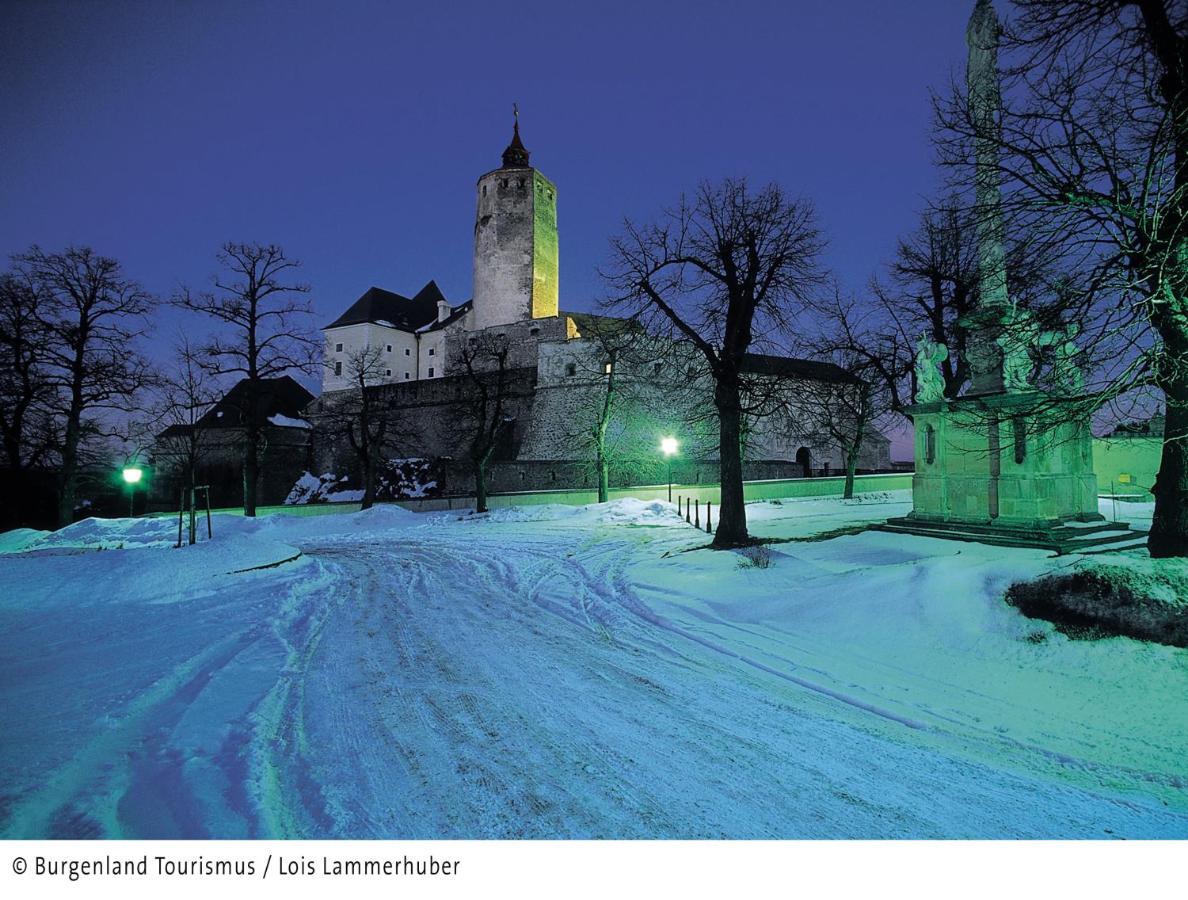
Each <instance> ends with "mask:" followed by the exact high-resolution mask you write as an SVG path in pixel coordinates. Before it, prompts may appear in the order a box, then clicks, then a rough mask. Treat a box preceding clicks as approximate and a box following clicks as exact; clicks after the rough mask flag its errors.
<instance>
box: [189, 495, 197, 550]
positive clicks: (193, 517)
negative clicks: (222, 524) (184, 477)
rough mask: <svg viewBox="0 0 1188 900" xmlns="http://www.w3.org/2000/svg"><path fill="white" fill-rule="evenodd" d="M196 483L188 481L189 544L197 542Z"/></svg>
mask: <svg viewBox="0 0 1188 900" xmlns="http://www.w3.org/2000/svg"><path fill="white" fill-rule="evenodd" d="M195 488H196V485H195V484H194V482H193V481H192V480H191V481H190V545H191V546H193V545H194V544H196V543H198V509H197V506H198V491H197V490H196V489H195Z"/></svg>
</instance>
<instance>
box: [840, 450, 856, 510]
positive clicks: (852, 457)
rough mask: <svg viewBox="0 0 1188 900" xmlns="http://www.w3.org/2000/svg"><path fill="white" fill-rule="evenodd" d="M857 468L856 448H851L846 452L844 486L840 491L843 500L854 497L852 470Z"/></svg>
mask: <svg viewBox="0 0 1188 900" xmlns="http://www.w3.org/2000/svg"><path fill="white" fill-rule="evenodd" d="M857 468H858V449H857V448H856V447H855V448H851V449H850V450H848V451H847V452H846V487H845V489H844V490H843V491H842V499H843V500H852V499H854V471H855V470H856V469H857Z"/></svg>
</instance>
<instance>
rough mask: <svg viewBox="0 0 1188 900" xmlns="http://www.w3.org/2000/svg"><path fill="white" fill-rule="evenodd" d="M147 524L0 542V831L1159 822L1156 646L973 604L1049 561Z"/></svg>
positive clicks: (678, 533) (1057, 832)
mask: <svg viewBox="0 0 1188 900" xmlns="http://www.w3.org/2000/svg"><path fill="white" fill-rule="evenodd" d="M909 506H910V503H909V501H908V497H907V496H906V493H899V494H892V495H884V496H878V497H867V498H861V499H859V500H857V501H853V502H843V501H839V500H835V499H823V498H815V499H805V500H785V501H782V502H779V503H777V502H765V503H757V504H753V505H752V506H750V507H749V512H750V516H749V518H750V521H751V524H752V529H753V531H754V532H755V533H756V534H759V535H764V536H770V537H778V538H803V537H812V536H815V535H821V534H826V533H835V532H840V531H841V530H842V529H847V528H850V527H852V526H855V525H861V524H862V523H865V522H874V521H879V520H882V519H885V518H887V517H888V516H892V515H902V514H903V513H905V512H907V510H908V508H909ZM1127 506H1129V507H1133V508H1132V509H1130V510H1129V511H1128V513H1127V515H1129V516H1132V517H1135V518H1137V519H1139V520H1141V518H1142V517H1143V516H1144V515H1145V516H1148V517H1149V507H1143V506H1141V505H1135V504H1127ZM1103 512H1105V513H1106V514H1107V515H1111V514H1112V509H1105V508H1104V507H1103ZM175 528H176V525H175V523H171V522H169V521H168V520H115V521H107V522H97V521H94V520H88V521H87V522H82V523H79V524H78V525H75V526H72V527H71V528H69V529H65V530H64V531H61V532H58V533H55V534H53V535H44V534H42V533H38V532H21V533H10V534H8V535H3V536H0V551H4V552H5V555H3V556H0V634H2V635H3V637H2V639H0V734H2V735H3V737H2V738H0V784H2V796H0V833H2V834H3V835H4V836H8V837H38V836H60V837H80V836H125V837H205V836H213V837H251V836H304V837H324V836H348V837H371V836H379V837H738V838H742V837H747V838H750V837H777V838H791V837H1110V836H1130V837H1180V838H1183V837H1188V760H1186V759H1185V754H1184V747H1185V745H1186V744H1188V651H1184V650H1177V649H1173V648H1169V647H1163V646H1158V645H1152V644H1144V643H1140V642H1137V641H1133V640H1129V639H1125V638H1114V639H1109V640H1100V641H1072V640H1069V639H1068V638H1066V637H1064V636H1063V635H1062V634H1060V633H1059V632H1057V631H1055V629H1053V628H1052V627H1050V626H1048V625H1046V624H1045V623H1043V622H1039V621H1033V620H1029V619H1026V618H1024V617H1023V616H1022V615H1021V614H1020V613H1019V612H1018V611H1016V610H1014V609H1012V608H1010V607H1008V606H1006V605H1005V604H1004V603H1003V602H1002V600H1001V596H1002V593H1003V591H1004V590H1005V588H1006V586H1007V585H1008V584H1009V583H1010V582H1011V581H1012V580H1014V579H1018V578H1028V577H1033V576H1035V575H1038V574H1040V573H1043V572H1046V571H1051V570H1054V569H1056V568H1059V567H1062V566H1065V565H1069V564H1070V563H1071V562H1072V561H1073V560H1072V558H1069V557H1064V558H1059V559H1054V558H1050V557H1048V556H1047V555H1046V554H1044V553H1042V552H1039V551H1031V550H1011V549H1004V548H991V547H984V546H981V545H977V544H967V543H959V542H949V541H941V540H933V539H927V538H914V537H908V536H903V535H892V534H887V533H878V532H866V533H862V534H842V535H841V536H838V537H833V538H831V539H827V540H808V541H799V540H792V541H787V542H783V543H778V544H774V545H771V559H772V564H771V566H770V567H769V568H756V567H752V566H748V565H746V561H745V559H744V557H742V556H741V555H740V554H737V553H731V552H724V553H719V552H713V551H709V550H705V549H698V548H701V547H704V545H705V543H706V541H707V539H708V538H707V536H706V535H705V534H704V533H703V532H697V531H694V529H693V528H692V527H691V526H688V525H686V524H685V523H684V521H683V520H682V519H681V518H679V517H678V516H677V515H676V513H675V510H674V508H673V507H672V506H669V505H668V504H663V503H644V502H640V501H633V500H621V501H616V502H614V503H611V504H606V505H600V506H590V507H561V506H533V507H524V508H511V509H499V510H496V511H494V512H492V513H491V514H489V515H484V516H474V515H459V514H458V513H456V512H455V513H438V514H427V515H417V514H413V513H409V512H406V511H404V510H401V509H397V508H394V507H383V508H377V509H373V510H370V511H368V512H363V513H353V514H341V515H326V516H317V517H305V518H298V517H288V516H272V517H268V518H263V519H260V520H256V521H245V520H242V519H239V518H236V517H232V516H218V517H216V519H215V529H216V533H215V540H214V541H212V542H209V543H202V544H199V545H198V546H196V547H192V548H185V549H183V550H173V549H170V548H171V545H172V541H173V539H174V538H175V537H176V531H175V530H174V529H175ZM100 547H102V548H103V549H95V548H100ZM298 553H300V554H301V555H300V556H298ZM293 557H297V558H295V559H294V558H293ZM285 560H287V561H285ZM278 562H280V563H282V564H281V565H277V566H274V567H270V568H258V567H260V566H268V565H270V564H271V563H278Z"/></svg>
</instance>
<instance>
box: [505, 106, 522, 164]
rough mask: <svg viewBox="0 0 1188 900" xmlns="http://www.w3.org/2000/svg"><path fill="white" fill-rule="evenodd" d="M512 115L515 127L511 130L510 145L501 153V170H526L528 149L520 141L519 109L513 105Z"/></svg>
mask: <svg viewBox="0 0 1188 900" xmlns="http://www.w3.org/2000/svg"><path fill="white" fill-rule="evenodd" d="M512 115H514V116H515V125H514V126H513V128H512V139H511V143H510V144H508V145H507V149H506V150H504V151H503V168H505V169H526V168H528V149H527V148H526V147H525V146H524V142H523V141H521V140H520V108H519V107H518V106H516V104H514V103H513V104H512Z"/></svg>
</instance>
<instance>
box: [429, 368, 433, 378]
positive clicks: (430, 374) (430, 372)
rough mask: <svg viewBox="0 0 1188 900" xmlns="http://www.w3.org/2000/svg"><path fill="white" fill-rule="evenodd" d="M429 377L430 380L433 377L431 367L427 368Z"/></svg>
mask: <svg viewBox="0 0 1188 900" xmlns="http://www.w3.org/2000/svg"><path fill="white" fill-rule="evenodd" d="M429 377H430V378H432V377H433V366H430V367H429Z"/></svg>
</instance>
